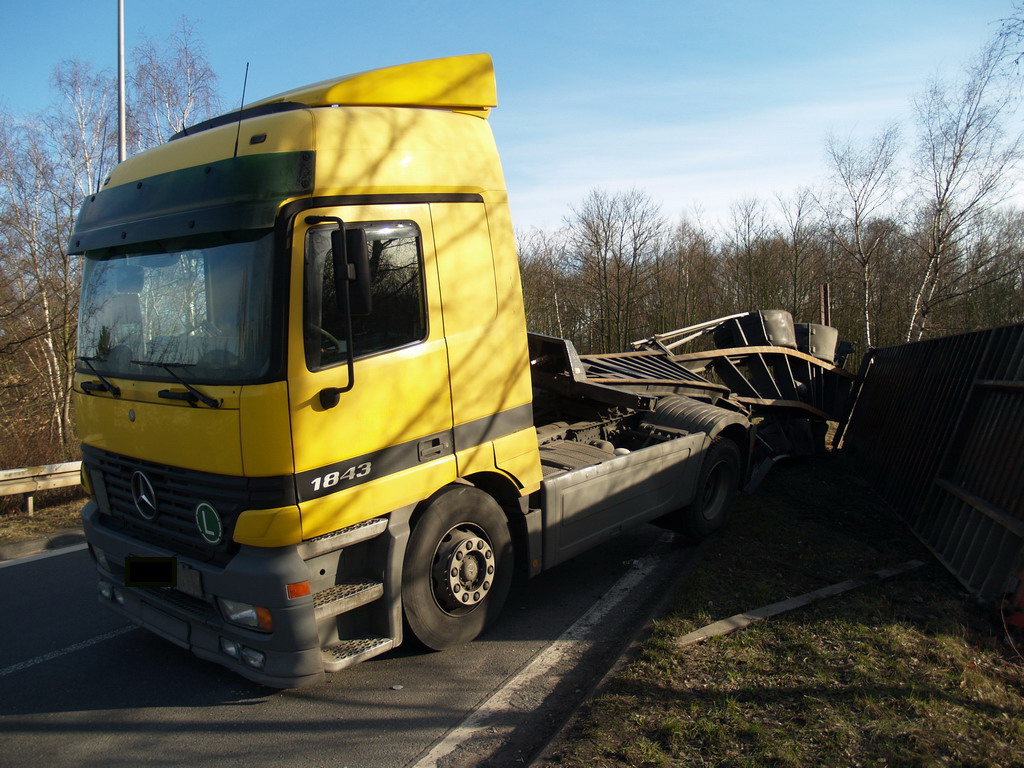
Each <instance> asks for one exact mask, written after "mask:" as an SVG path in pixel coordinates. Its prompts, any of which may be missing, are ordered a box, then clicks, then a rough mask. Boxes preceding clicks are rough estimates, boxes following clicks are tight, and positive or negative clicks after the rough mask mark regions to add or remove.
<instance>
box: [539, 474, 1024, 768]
mask: <svg viewBox="0 0 1024 768" xmlns="http://www.w3.org/2000/svg"><path fill="white" fill-rule="evenodd" d="M912 558H917V559H921V560H925V561H927V562H928V563H929V564H928V565H926V566H924V567H923V568H919V569H917V570H916V571H912V572H910V573H907V574H904V575H901V576H897V577H894V578H892V579H889V580H887V581H883V582H881V583H878V584H875V585H873V586H868V587H863V588H860V589H857V590H854V591H852V592H848V593H845V594H844V595H841V596H839V597H834V598H828V599H826V600H822V601H819V602H816V603H814V604H812V605H810V606H807V607H805V608H801V609H798V610H796V611H792V612H790V613H786V614H782V615H780V616H777V617H775V618H773V619H770V620H768V621H764V622H761V623H758V624H755V625H753V626H751V627H748V628H746V629H742V630H739V631H737V632H735V633H733V634H731V635H728V636H724V637H719V638H714V639H711V640H709V641H707V642H704V643H701V644H698V645H694V646H690V647H688V648H680V647H678V645H677V643H676V640H677V638H679V637H681V636H683V635H685V634H686V633H688V632H690V631H692V630H694V629H698V628H700V627H702V626H704V625H706V624H709V623H711V622H713V621H717V620H719V619H722V618H725V617H728V616H731V615H733V614H735V613H740V612H743V611H746V610H751V609H753V608H757V607H760V606H762V605H765V604H768V603H772V602H775V601H778V600H782V599H785V598H787V597H793V596H796V595H798V594H802V593H804V592H809V591H811V590H814V589H818V588H820V587H824V586H828V585H830V584H833V583H836V582H840V581H843V580H845V579H848V578H851V577H854V576H860V575H863V574H865V573H867V572H869V571H874V570H877V569H879V568H884V567H888V566H892V565H897V564H899V563H902V562H905V561H906V560H909V559H912ZM996 618H997V617H996V616H995V614H994V612H992V613H990V612H989V611H988V610H986V609H985V608H983V607H980V606H978V605H977V604H976V603H975V602H974V601H973V600H972V599H971V598H970V597H969V596H967V595H966V594H965V593H964V591H963V590H962V588H961V587H960V585H959V583H958V582H956V581H955V580H954V579H953V578H952V577H951V576H949V575H948V574H947V573H946V571H945V569H943V568H942V566H940V565H939V564H938V563H936V562H935V561H934V560H933V559H932V558H931V555H929V554H928V553H927V551H925V550H924V549H923V548H922V547H921V546H920V545H919V544H918V543H917V541H916V539H914V538H913V536H912V534H910V533H909V532H908V531H907V530H906V529H905V528H904V527H903V525H902V523H900V522H899V521H898V520H897V519H896V518H895V517H894V516H892V514H891V513H890V512H889V511H888V510H887V509H886V508H885V507H884V506H883V505H882V504H881V503H880V502H879V501H878V500H877V499H876V497H874V496H873V494H872V493H871V492H870V490H869V489H868V488H867V487H866V486H865V485H863V484H861V483H859V482H858V481H857V480H856V479H854V478H853V477H852V476H850V475H849V474H847V473H845V472H844V471H843V468H842V466H841V458H839V457H827V458H823V459H816V460H813V461H806V462H799V463H796V462H794V463H791V464H789V465H784V466H780V467H778V468H777V469H776V470H774V472H773V474H772V475H770V476H769V478H768V480H767V481H766V482H765V484H764V486H762V488H761V489H760V490H759V491H758V492H757V493H756V494H754V495H753V496H748V497H742V498H741V499H740V500H739V502H738V503H737V507H736V509H735V514H734V515H733V518H732V522H731V524H730V526H729V528H728V530H727V531H725V532H723V533H722V534H720V535H718V536H717V537H716V538H715V539H714V540H713V541H711V542H710V543H709V545H708V549H707V552H706V555H705V557H704V559H703V560H702V562H701V564H700V565H699V566H698V568H697V569H696V571H695V572H694V574H693V575H692V576H691V577H690V578H689V579H688V580H687V582H686V583H685V584H684V588H683V592H682V593H681V594H680V595H679V597H678V598H677V599H676V601H675V602H674V604H673V605H672V608H671V610H670V612H669V613H668V614H667V615H666V616H665V617H663V618H662V619H660V620H659V621H657V622H656V623H655V626H654V629H653V632H652V634H651V636H650V638H649V639H648V640H647V641H646V643H645V644H644V645H643V647H642V649H641V651H640V653H639V654H638V655H637V657H636V658H635V659H634V660H633V661H632V663H630V664H628V665H627V666H625V667H623V668H622V669H621V670H620V672H619V673H618V674H617V676H615V677H614V678H613V679H612V680H610V681H609V682H608V683H607V684H606V685H605V686H604V687H603V688H602V690H601V691H600V692H599V694H598V695H597V696H596V697H595V698H594V699H593V700H592V701H591V702H589V703H588V704H587V705H586V706H585V707H584V708H583V709H582V710H581V711H580V712H579V713H578V714H577V716H576V718H575V719H574V721H573V723H571V724H570V726H569V728H568V729H567V730H566V732H565V733H564V734H563V736H562V738H561V739H560V740H559V741H558V742H556V743H555V744H554V745H552V747H551V748H550V749H549V750H548V752H547V755H546V756H545V757H544V758H543V759H541V760H540V761H538V764H539V765H543V766H553V765H558V766H566V767H568V768H584V767H585V768H601V767H603V766H643V767H645V768H646V767H648V766H761V765H764V766H808V765H829V766H839V765H850V766H894V765H900V766H904V765H905V766H933V765H957V766H978V765H986V766H1001V767H1003V768H1006V767H1007V766H1021V765H1024V668H1022V665H1021V663H1020V661H1019V660H1018V659H1017V657H1016V656H1014V655H1013V652H1012V650H1011V649H1009V648H1008V647H1007V646H1006V644H1005V643H1004V642H1003V641H1002V637H1001V627H998V626H996V623H995V621H994V619H996Z"/></svg>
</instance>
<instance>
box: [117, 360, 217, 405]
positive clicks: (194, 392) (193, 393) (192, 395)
mask: <svg viewBox="0 0 1024 768" xmlns="http://www.w3.org/2000/svg"><path fill="white" fill-rule="evenodd" d="M132 364H134V365H145V366H148V367H150V368H163V369H164V370H165V371H167V372H168V373H169V374H171V376H173V377H174V380H175V381H177V382H178V383H179V384H181V386H183V387H184V388H185V389H187V390H188V392H172V391H171V390H169V389H161V390H160V391H159V392H157V393H156V394H157V397H163V398H166V399H168V400H186V401H188V404H189V405H191V406H192V407H193V408H195V407H196V402H200V403H202V404H203V405H208V406H210V407H211V408H220V404H221V401H220V400H214V399H213V398H212V397H210V396H209V395H204V394H203V393H202V392H200V391H199V390H198V389H196V388H195V387H193V386H192V385H191V384H189V383H188V382H187V381H185V380H184V379H183V378H181V376H179V375H178V374H176V373H175V372H174V369H175V368H192V367H193V366H194V365H195V363H155V362H150V361H149V360H132Z"/></svg>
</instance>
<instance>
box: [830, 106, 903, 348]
mask: <svg viewBox="0 0 1024 768" xmlns="http://www.w3.org/2000/svg"><path fill="white" fill-rule="evenodd" d="M899 147H900V134H899V129H898V128H897V127H896V126H895V125H890V126H889V127H887V128H885V129H884V130H882V131H881V132H880V133H879V134H878V135H877V136H875V137H874V138H873V139H871V140H870V141H869V142H868V143H867V144H866V145H857V144H855V143H854V142H853V141H852V140H848V141H846V142H840V141H839V140H837V139H836V137H835V136H829V137H828V138H827V139H826V142H825V152H826V156H827V158H828V162H829V165H830V167H831V171H832V190H831V192H830V193H829V194H828V195H827V196H825V197H823V198H822V199H820V200H819V204H820V206H821V209H822V212H823V214H824V220H825V225H826V226H827V228H828V231H829V234H830V235H831V237H832V239H833V240H834V241H835V243H836V245H837V246H838V247H839V250H840V252H841V253H842V254H843V255H844V256H845V257H846V258H847V259H848V260H849V261H850V262H851V263H852V266H853V268H854V271H855V273H856V274H857V275H858V276H859V282H860V299H861V312H862V319H863V323H864V342H865V344H866V345H867V346H868V347H870V346H871V345H872V344H873V342H874V339H873V322H872V312H871V298H872V295H873V292H874V290H875V262H876V260H877V258H878V251H879V248H880V246H881V245H882V244H883V243H884V242H885V240H886V237H887V236H888V235H889V234H890V230H889V229H888V228H887V227H885V226H877V225H876V226H871V225H872V222H885V221H893V220H892V219H890V218H887V217H886V216H885V214H886V213H888V212H889V207H890V204H891V203H892V200H893V195H894V193H895V190H896V182H897V174H896V170H897V167H896V160H897V156H898V153H899Z"/></svg>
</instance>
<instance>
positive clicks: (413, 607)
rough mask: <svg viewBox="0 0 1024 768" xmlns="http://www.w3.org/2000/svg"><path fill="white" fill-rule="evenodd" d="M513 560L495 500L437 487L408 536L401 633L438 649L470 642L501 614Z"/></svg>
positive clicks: (468, 488) (472, 490)
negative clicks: (407, 632) (438, 489)
mask: <svg viewBox="0 0 1024 768" xmlns="http://www.w3.org/2000/svg"><path fill="white" fill-rule="evenodd" d="M512 563H513V559H512V538H511V535H510V534H509V529H508V523H507V521H506V519H505V514H504V512H502V509H501V507H500V506H498V503H497V502H496V501H495V500H494V499H493V498H491V497H490V496H488V495H487V494H486V493H484V492H483V491H481V490H480V489H478V488H473V487H471V486H462V485H458V486H449V487H447V488H443V489H441V490H440V491H438V492H437V493H436V494H434V496H433V497H432V498H431V499H429V500H428V501H427V506H426V509H425V510H424V512H423V514H422V515H421V516H420V518H419V519H418V520H417V522H416V524H415V526H414V527H413V530H412V534H411V535H410V537H409V546H408V548H407V549H406V553H405V566H404V569H403V573H402V604H403V609H404V613H405V624H406V629H407V630H408V631H409V633H410V634H411V635H412V636H413V637H414V638H415V639H416V640H417V641H419V643H420V644H421V645H423V646H424V647H426V648H429V649H431V650H435V651H441V650H444V649H446V648H451V647H452V646H455V645H459V644H461V643H468V642H469V641H470V640H472V639H473V638H475V637H476V636H477V635H479V634H480V633H481V632H482V631H483V630H484V629H486V628H487V627H488V626H490V625H491V624H492V623H493V622H494V620H495V619H496V618H497V617H498V614H499V613H500V612H501V608H502V606H503V605H504V603H505V598H506V597H507V596H508V590H509V586H510V585H511V583H512Z"/></svg>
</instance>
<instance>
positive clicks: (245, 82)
mask: <svg viewBox="0 0 1024 768" xmlns="http://www.w3.org/2000/svg"><path fill="white" fill-rule="evenodd" d="M248 84H249V62H248V61H247V62H245V78H244V79H243V80H242V101H241V103H239V105H238V130H236V131H235V157H238V137H239V136H240V135H241V133H242V109H243V108H244V107H245V86H247V85H248Z"/></svg>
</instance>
